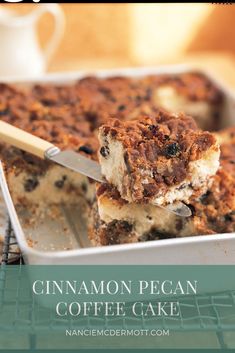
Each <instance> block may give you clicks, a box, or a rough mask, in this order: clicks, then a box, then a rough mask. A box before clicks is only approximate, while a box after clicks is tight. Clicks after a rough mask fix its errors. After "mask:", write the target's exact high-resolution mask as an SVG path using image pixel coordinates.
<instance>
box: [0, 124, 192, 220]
mask: <svg viewBox="0 0 235 353" xmlns="http://www.w3.org/2000/svg"><path fill="white" fill-rule="evenodd" d="M0 139H1V140H2V141H3V142H5V143H8V144H10V145H12V146H14V147H17V148H19V149H21V150H23V151H26V152H29V153H31V154H33V155H35V156H37V157H39V158H42V159H47V160H50V161H53V162H55V163H57V164H60V165H62V166H63V167H66V168H69V169H72V170H73V171H75V172H78V173H80V174H83V175H86V176H87V177H89V178H91V179H94V180H96V181H98V182H100V183H102V182H104V181H105V180H104V178H103V176H102V174H101V168H100V165H99V163H98V162H95V161H93V160H91V159H89V158H86V157H84V156H83V155H81V154H80V153H76V152H74V151H71V150H69V151H61V150H60V149H59V148H58V147H56V146H54V145H53V144H52V143H50V142H48V141H45V140H43V139H41V138H39V137H37V136H34V135H32V134H30V133H28V132H26V131H24V130H22V129H19V128H17V127H15V126H12V125H10V124H8V123H6V122H4V121H0ZM161 207H163V206H161ZM164 208H166V209H167V210H169V212H173V213H175V214H176V215H178V216H180V217H189V216H191V214H192V213H191V210H190V208H189V207H188V206H186V205H185V204H184V203H182V202H177V203H175V204H172V205H169V206H164Z"/></svg>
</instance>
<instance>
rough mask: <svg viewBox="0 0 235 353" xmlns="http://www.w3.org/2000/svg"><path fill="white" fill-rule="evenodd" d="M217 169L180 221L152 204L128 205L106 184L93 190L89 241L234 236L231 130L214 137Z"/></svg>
mask: <svg viewBox="0 0 235 353" xmlns="http://www.w3.org/2000/svg"><path fill="white" fill-rule="evenodd" d="M218 137H219V138H220V140H221V141H222V140H223V141H225V142H224V143H222V144H221V157H220V164H221V167H220V168H219V170H218V171H217V173H216V175H215V176H214V177H213V182H212V185H211V186H210V187H209V189H208V190H207V191H206V192H205V193H204V194H203V195H201V196H200V197H199V198H198V199H192V198H191V199H190V200H189V203H188V206H189V207H190V208H191V210H192V216H191V217H189V218H181V217H178V216H176V215H174V214H172V213H169V212H167V211H166V210H164V209H162V208H160V207H158V206H154V205H152V204H137V203H128V202H127V201H126V200H124V199H122V198H121V196H120V194H119V192H118V191H117V189H115V188H113V187H111V186H110V185H109V184H103V185H100V186H98V187H97V201H96V202H95V203H94V205H93V210H92V217H91V218H90V232H89V235H90V239H91V241H92V243H93V244H94V245H96V246H98V245H113V244H122V243H130V242H136V241H146V240H157V239H166V238H172V237H184V236H193V235H202V234H205V235H206V234H216V233H230V232H235V127H234V128H229V129H227V130H224V131H222V132H221V133H218Z"/></svg>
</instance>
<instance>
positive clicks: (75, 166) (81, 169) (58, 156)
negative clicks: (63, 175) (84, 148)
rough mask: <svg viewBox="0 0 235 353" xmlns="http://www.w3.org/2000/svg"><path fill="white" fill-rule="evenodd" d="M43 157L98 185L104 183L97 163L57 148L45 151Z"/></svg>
mask: <svg viewBox="0 0 235 353" xmlns="http://www.w3.org/2000/svg"><path fill="white" fill-rule="evenodd" d="M45 157H46V158H47V159H49V160H51V161H53V162H56V163H58V164H60V165H62V166H64V167H66V168H69V169H72V170H73V171H75V172H78V173H81V174H84V175H86V176H87V177H89V178H91V179H94V180H96V181H98V182H100V183H103V182H104V179H103V177H102V175H101V168H100V165H99V163H97V162H95V161H93V160H91V159H88V158H86V157H84V156H83V155H81V154H79V153H76V152H74V151H60V150H59V149H58V148H56V147H55V148H52V149H49V150H48V151H46V153H45Z"/></svg>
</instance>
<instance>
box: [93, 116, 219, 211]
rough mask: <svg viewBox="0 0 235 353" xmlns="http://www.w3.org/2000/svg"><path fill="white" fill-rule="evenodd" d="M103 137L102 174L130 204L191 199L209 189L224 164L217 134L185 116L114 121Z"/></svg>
mask: <svg viewBox="0 0 235 353" xmlns="http://www.w3.org/2000/svg"><path fill="white" fill-rule="evenodd" d="M99 140H100V145H101V148H100V151H99V160H100V164H101V170H102V174H103V175H104V177H105V178H106V180H107V182H108V183H110V184H112V185H113V186H114V187H116V188H117V190H118V191H119V193H120V195H121V197H122V198H123V199H125V200H127V201H128V202H137V203H152V204H156V205H166V204H169V203H173V202H175V201H184V202H188V201H189V198H190V197H192V196H194V197H198V196H200V195H201V194H203V193H204V192H205V191H206V190H207V188H208V185H209V183H210V180H211V176H213V175H214V174H215V173H216V171H217V169H218V167H219V153H220V152H219V146H218V143H217V141H216V138H215V137H214V136H213V135H212V134H211V133H209V132H206V131H201V130H199V129H198V128H197V125H196V123H195V122H194V120H193V119H192V118H191V117H189V116H186V115H184V114H179V115H176V114H170V113H166V112H164V111H160V112H159V113H157V114H156V115H154V117H153V116H143V117H139V119H138V120H132V121H125V122H124V121H120V120H118V119H111V120H109V121H108V122H107V123H106V124H104V125H103V126H102V127H100V129H99Z"/></svg>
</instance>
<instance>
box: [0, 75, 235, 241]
mask: <svg viewBox="0 0 235 353" xmlns="http://www.w3.org/2000/svg"><path fill="white" fill-rule="evenodd" d="M223 102H224V97H223V94H222V93H221V91H220V90H219V89H218V88H217V87H216V85H215V84H213V83H212V82H211V81H210V80H209V79H208V78H206V77H205V76H204V75H202V74H200V73H183V74H174V75H170V74H169V75H151V76H143V77H138V78H131V77H110V78H97V77H85V78H83V79H80V80H78V81H76V82H74V83H72V84H65V85H64V84H63V85H58V84H57V85H55V84H40V85H39V84H37V85H32V86H29V85H25V86H22V85H21V86H17V85H8V84H0V119H1V120H4V121H6V122H8V123H10V124H12V125H14V126H16V127H19V128H21V129H23V130H25V131H28V132H30V133H32V134H34V135H36V136H38V137H41V138H43V139H45V140H47V141H49V142H51V143H53V144H54V145H56V146H58V147H59V148H61V149H62V150H66V149H72V150H74V151H76V152H79V153H82V154H84V155H85V156H87V157H88V158H91V159H94V160H97V159H98V154H99V150H100V147H102V146H100V145H99V140H98V137H97V135H98V129H99V128H100V127H101V126H103V125H106V124H107V122H108V121H109V120H110V118H114V120H113V121H114V122H113V124H118V123H117V120H115V119H117V118H118V120H119V121H120V123H123V124H124V123H125V122H126V123H127V124H129V123H130V124H131V121H132V120H136V121H137V123H133V124H135V126H136V124H137V126H139V125H141V124H142V125H144V123H142V122H140V121H139V120H140V119H143V115H147V116H148V117H147V118H144V119H156V117H157V116H159V114H160V112H162V113H161V114H165V115H164V116H165V117H166V121H167V123H166V122H163V124H162V125H164V126H165V127H164V129H166V130H167V129H168V130H169V127H167V126H168V125H167V124H168V122H169V124H170V125H171V124H172V126H175V128H174V129H176V130H178V132H180V123H179V121H180V117H181V119H182V121H184V123H183V122H182V124H183V125H182V126H184V128H181V132H180V133H181V134H182V135H183V130H187V131H188V130H190V131H191V132H190V134H191V135H190V136H191V137H192V140H191V141H189V138H187V136H186V135H185V136H184V138H185V143H184V144H182V141H180V140H181V138H180V139H179V137H177V136H175V137H174V138H173V137H172V136H173V135H172V134H171V131H170V130H169V131H167V132H166V133H164V135H166V136H167V135H168V137H169V140H168V137H165V139H166V141H165V140H164V141H162V142H161V138H160V135H159V142H158V144H157V146H158V148H160V147H162V152H163V151H164V153H163V158H164V160H165V162H166V165H167V166H169V169H168V174H169V171H170V169H171V167H172V168H173V169H174V166H175V162H176V161H177V162H178V163H179V166H180V165H181V164H184V167H183V168H182V166H181V168H179V171H180V173H179V175H178V174H177V173H175V174H177V176H176V175H175V177H176V179H174V178H173V179H174V180H173V179H172V177H171V175H164V178H163V182H162V183H161V185H162V190H165V191H164V192H163V195H162V196H163V198H164V195H167V192H168V191H169V189H170V188H171V187H172V186H173V185H174V183H177V182H178V181H179V182H181V183H182V185H183V182H184V181H185V180H186V174H185V173H186V172H188V166H189V163H190V161H191V160H190V161H189V159H190V158H191V159H192V162H194V161H195V162H197V161H198V160H199V158H200V157H199V155H201V159H203V158H206V154H207V153H208V158H209V159H210V158H211V162H212V164H211V167H210V168H209V169H208V168H207V167H206V170H205V174H203V173H202V174H201V175H200V176H201V177H202V179H201V181H199V180H196V178H195V180H194V179H193V176H191V179H192V180H191V181H192V185H191V184H190V183H188V181H187V184H188V185H187V187H185V191H186V193H185V194H187V197H185V200H186V198H188V199H189V201H187V204H189V205H190V207H191V209H192V213H193V215H192V217H190V218H189V219H182V218H179V217H178V218H177V216H175V215H173V214H171V213H169V212H167V211H165V210H163V209H160V208H159V207H157V206H155V205H153V204H152V203H151V204H150V203H149V202H147V203H146V202H144V203H142V199H143V200H144V199H146V198H147V201H148V200H149V199H151V200H152V199H154V198H155V199H157V200H158V201H159V202H161V201H160V200H161V197H162V196H160V195H158V194H154V195H149V194H148V192H149V190H147V189H148V188H146V190H144V189H141V190H140V194H138V193H137V194H136V193H135V194H134V198H136V197H137V198H138V197H139V196H138V195H140V201H141V202H140V203H136V202H129V201H127V200H125V198H123V197H122V196H125V195H124V194H123V195H122V196H121V195H120V193H119V191H118V190H117V189H116V188H113V186H111V185H110V184H105V185H97V186H96V185H95V183H94V182H92V181H91V180H89V179H88V178H86V177H84V176H81V175H79V174H78V173H75V172H72V171H68V170H67V169H65V168H63V167H60V166H56V165H54V164H53V163H50V162H49V161H42V160H40V159H39V158H37V157H34V156H32V155H30V154H29V153H25V152H22V151H20V150H18V149H16V148H12V147H10V146H8V145H6V144H3V143H2V144H1V142H0V157H1V159H2V161H3V163H4V167H5V171H6V177H7V182H8V186H9V189H10V192H11V195H12V198H13V200H14V203H15V205H16V207H17V208H18V207H24V208H26V209H29V208H31V207H34V208H35V207H38V206H39V205H40V207H44V208H48V207H50V205H51V204H57V203H61V202H65V203H76V202H78V200H79V199H82V200H84V202H85V203H86V205H87V207H86V208H85V209H84V212H85V213H86V217H85V218H86V219H87V218H89V220H88V221H87V224H88V226H89V230H90V231H89V234H90V238H91V240H92V242H93V244H94V245H107V244H116V243H125V242H128V241H130V240H131V241H140V240H148V239H157V238H161V237H169V236H188V235H194V234H210V233H213V232H215V233H216V232H227V231H230V232H232V231H234V213H233V212H234V204H233V203H232V200H233V199H232V196H231V195H232V190H234V188H233V187H232V185H233V180H234V173H232V172H231V171H232V170H233V163H231V162H230V161H231V160H234V153H233V152H232V150H231V148H232V147H231V146H233V142H231V140H232V138H230V140H229V142H225V139H228V134H227V133H226V132H224V133H223V134H222V133H221V134H220V133H217V135H216V136H217V139H219V138H218V136H221V141H219V142H220V143H221V150H222V155H221V158H220V164H221V166H220V168H219V170H218V171H217V174H216V176H215V177H214V178H213V183H212V185H209V184H210V182H211V181H210V177H209V176H210V175H211V174H213V170H214V172H215V170H216V168H217V164H216V158H217V159H218V146H217V143H216V141H215V139H214V137H213V136H212V135H211V134H209V133H208V132H202V131H200V132H199V130H197V128H196V125H195V122H194V121H193V120H192V119H191V118H189V117H186V116H185V115H182V114H180V112H184V113H186V114H189V115H191V116H192V117H193V119H194V120H195V121H196V123H197V125H198V126H199V127H200V128H202V129H209V130H218V128H219V127H220V126H221V112H222V110H223V109H222V108H223ZM162 108H163V109H164V110H166V112H165V113H163V111H162ZM171 113H173V114H171ZM167 117H168V118H167ZM177 119H178V120H177ZM170 121H171V122H170ZM150 125H155V122H154V123H151V124H150V123H148V122H146V127H145V129H146V131H147V132H148V134H154V132H155V128H152V127H150ZM170 125H169V126H170ZM161 128H162V129H163V127H161ZM174 131H175V130H174ZM200 134H201V137H202V140H203V143H201V144H200V143H196V140H197V138H199V135H200ZM151 136H152V135H151ZM226 141H227V140H226ZM160 143H162V145H161V146H160ZM193 144H194V147H195V149H194V153H188V150H187V148H189V147H190V148H191V150H190V151H191V152H192V150H193V149H192V145H193ZM140 145H141V144H140ZM199 145H200V146H201V147H199ZM187 146H188V147H187ZM196 146H197V147H196ZM202 146H203V147H202ZM230 147H231V148H230ZM164 148H165V149H164ZM200 148H201V151H200ZM212 152H213V153H212ZM104 154H105V149H104ZM172 154H173V155H174V157H172ZM182 154H183V155H184V158H183V156H182ZM225 154H226V158H225V157H224V156H225ZM147 156H148V158H149V157H150V154H148V153H147ZM147 156H146V157H147ZM180 156H181V157H182V160H183V162H182V163H180V158H181V157H180ZM209 156H211V157H209ZM213 156H214V158H215V159H213ZM216 156H217V157H216ZM187 158H188V159H187ZM173 161H174V163H172V162H173ZM213 161H214V162H213ZM149 163H150V164H151V158H150V159H149ZM150 164H149V166H148V167H150ZM159 165H160V164H159ZM162 166H165V163H162ZM208 166H209V164H208ZM203 168H204V167H203ZM227 169H229V170H230V171H229V172H227ZM175 170H176V168H175ZM182 170H184V173H183V174H182V173H181V172H182ZM198 170H199V169H198ZM162 173H163V172H162V169H161V168H160V169H159V176H158V177H159V178H160V179H161V177H162ZM222 174H223V177H222ZM155 175H156V174H155ZM204 177H205V179H204ZM207 177H208V178H207ZM181 178H182V180H181ZM141 180H143V178H142V179H141ZM216 180H217V181H216ZM197 182H198V183H199V184H200V183H202V184H204V182H205V185H207V188H208V190H207V191H206V192H203V195H202V196H200V197H199V198H198V199H196V197H193V194H194V192H196V189H197V187H196V183H197ZM199 184H198V187H199ZM202 184H201V186H202ZM190 187H191V188H192V189H190ZM213 188H214V189H213ZM200 189H201V187H200ZM227 189H229V192H227ZM189 190H191V191H189ZM201 190H202V189H201ZM120 191H121V190H120ZM137 191H138V190H137ZM191 193H192V196H190V195H191ZM168 195H170V194H168ZM172 195H173V194H172ZM195 195H196V194H195ZM177 197H178V196H176V198H177ZM192 197H193V200H192ZM127 198H128V197H127ZM215 198H216V200H215ZM170 199H171V196H169V200H170ZM173 199H174V197H173ZM200 200H201V201H200ZM162 202H163V203H164V201H162ZM97 207H98V208H97ZM108 208H109V210H108ZM111 210H112V211H111ZM160 210H161V211H160ZM159 212H162V214H161V215H160V213H159ZM159 215H160V216H159ZM172 217H173V218H172ZM215 220H216V221H215ZM223 220H224V221H223ZM156 234H158V235H159V236H158V235H156Z"/></svg>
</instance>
